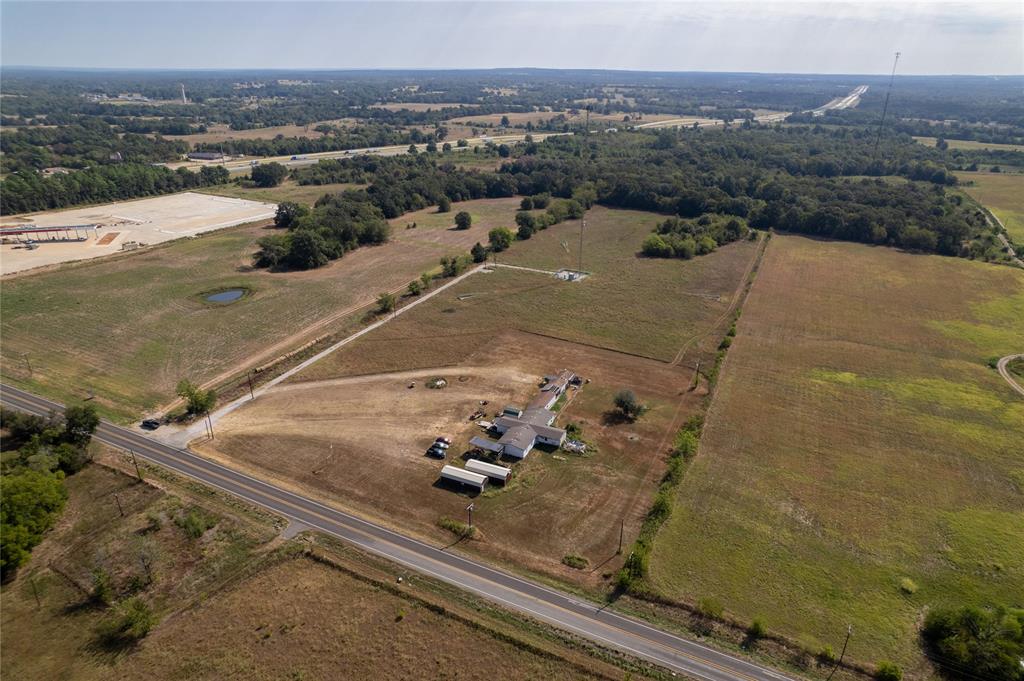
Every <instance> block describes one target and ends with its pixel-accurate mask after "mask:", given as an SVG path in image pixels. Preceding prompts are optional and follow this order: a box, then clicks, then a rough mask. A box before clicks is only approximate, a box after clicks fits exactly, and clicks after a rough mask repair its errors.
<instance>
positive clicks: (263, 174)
mask: <svg viewBox="0 0 1024 681" xmlns="http://www.w3.org/2000/svg"><path fill="white" fill-rule="evenodd" d="M287 176H288V169H287V168H285V167H284V166H283V165H281V164H280V163H277V162H274V161H271V162H270V163H261V164H260V165H258V166H253V169H252V171H251V172H250V174H249V177H250V178H251V179H252V181H253V182H254V183H255V184H256V186H257V187H276V186H277V185H279V184H281V182H283V181H284V178H286V177H287Z"/></svg>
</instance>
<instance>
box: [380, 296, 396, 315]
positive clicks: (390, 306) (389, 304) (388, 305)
mask: <svg viewBox="0 0 1024 681" xmlns="http://www.w3.org/2000/svg"><path fill="white" fill-rule="evenodd" d="M395 303H396V298H395V294H394V293H381V294H380V295H378V296H377V312H379V313H380V314H387V313H388V312H391V311H393V310H394V309H395Z"/></svg>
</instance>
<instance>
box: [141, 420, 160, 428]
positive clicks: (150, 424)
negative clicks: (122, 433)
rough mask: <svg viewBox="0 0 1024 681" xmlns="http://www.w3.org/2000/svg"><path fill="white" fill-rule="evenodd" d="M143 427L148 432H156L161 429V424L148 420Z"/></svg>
mask: <svg viewBox="0 0 1024 681" xmlns="http://www.w3.org/2000/svg"><path fill="white" fill-rule="evenodd" d="M142 427H143V428H145V429H146V430H156V429H157V428H159V427H160V422H159V421H157V420H156V419H146V420H145V421H143V422H142Z"/></svg>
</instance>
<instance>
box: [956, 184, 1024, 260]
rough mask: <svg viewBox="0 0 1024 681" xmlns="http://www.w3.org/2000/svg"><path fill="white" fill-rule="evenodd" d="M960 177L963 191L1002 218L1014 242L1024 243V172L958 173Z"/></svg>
mask: <svg viewBox="0 0 1024 681" xmlns="http://www.w3.org/2000/svg"><path fill="white" fill-rule="evenodd" d="M957 178H958V179H959V180H960V183H961V184H962V185H965V186H964V191H966V192H967V193H968V194H970V195H971V196H972V197H973V198H974V199H976V200H977V201H980V202H981V203H982V204H983V205H984V206H985V207H986V208H988V209H989V210H990V211H992V213H993V214H995V216H996V217H998V218H999V220H1000V221H1001V222H1002V223H1003V226H1004V227H1006V232H1007V234H1009V235H1010V238H1012V239H1013V241H1014V243H1018V244H1024V175H1010V174H1006V173H957ZM968 182H973V184H971V185H968V184H967V183H968Z"/></svg>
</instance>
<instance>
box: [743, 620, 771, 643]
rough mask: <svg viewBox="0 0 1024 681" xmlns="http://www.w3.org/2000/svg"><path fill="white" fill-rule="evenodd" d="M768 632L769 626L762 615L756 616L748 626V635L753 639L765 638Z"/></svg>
mask: <svg viewBox="0 0 1024 681" xmlns="http://www.w3.org/2000/svg"><path fill="white" fill-rule="evenodd" d="M767 633H768V627H767V626H766V625H765V623H764V620H762V619H761V618H760V617H755V618H754V621H753V622H751V623H750V626H749V627H747V636H749V637H750V638H753V639H757V638H764V636H765V634H767Z"/></svg>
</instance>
